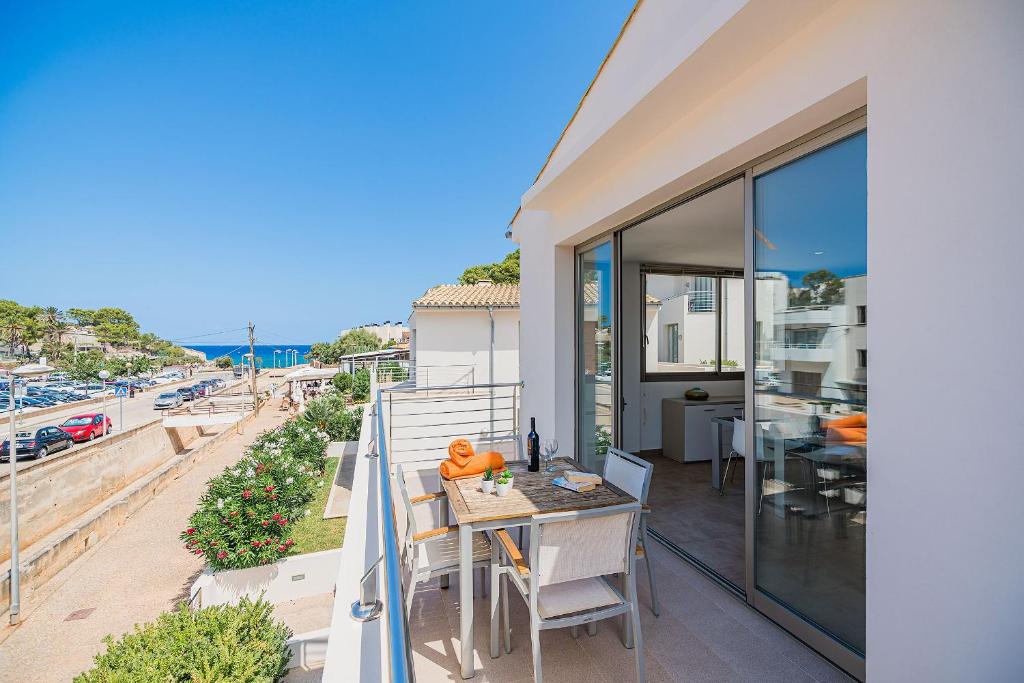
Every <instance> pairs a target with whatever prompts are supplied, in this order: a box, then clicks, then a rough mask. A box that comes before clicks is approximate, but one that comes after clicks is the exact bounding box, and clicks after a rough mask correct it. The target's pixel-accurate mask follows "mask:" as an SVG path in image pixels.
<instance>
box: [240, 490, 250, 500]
mask: <svg viewBox="0 0 1024 683" xmlns="http://www.w3.org/2000/svg"><path fill="white" fill-rule="evenodd" d="M242 498H245V499H249V498H252V491H250V490H249V489H246V490H244V491H242Z"/></svg>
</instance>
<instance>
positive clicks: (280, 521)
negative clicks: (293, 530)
mask: <svg viewBox="0 0 1024 683" xmlns="http://www.w3.org/2000/svg"><path fill="white" fill-rule="evenodd" d="M277 523H278V524H280V525H281V526H284V525H285V524H287V523H288V520H287V519H281V520H278V522H277Z"/></svg>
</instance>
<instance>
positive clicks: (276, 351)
mask: <svg viewBox="0 0 1024 683" xmlns="http://www.w3.org/2000/svg"><path fill="white" fill-rule="evenodd" d="M279 353H281V349H274V367H275V368H276V367H277V354H279Z"/></svg>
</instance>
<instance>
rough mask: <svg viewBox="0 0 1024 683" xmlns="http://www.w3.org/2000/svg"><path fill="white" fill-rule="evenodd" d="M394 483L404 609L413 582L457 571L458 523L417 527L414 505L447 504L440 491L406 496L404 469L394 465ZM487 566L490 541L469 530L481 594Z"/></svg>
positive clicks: (409, 604) (409, 600) (408, 603)
mask: <svg viewBox="0 0 1024 683" xmlns="http://www.w3.org/2000/svg"><path fill="white" fill-rule="evenodd" d="M395 486H396V487H397V489H398V491H399V495H400V496H401V497H402V503H403V505H402V509H404V511H405V519H404V520H400V522H401V521H404V526H405V543H404V547H403V553H402V559H403V561H404V565H405V568H406V571H408V572H409V575H410V578H409V582H408V586H407V588H406V591H405V603H406V604H405V608H406V612H409V611H410V610H411V609H412V598H413V595H414V594H415V592H416V586H417V584H419V583H424V582H426V581H429V580H430V579H432V578H434V577H436V576H447V575H449V574H458V573H459V525H458V524H453V525H450V526H443V527H438V528H431V529H426V530H423V531H421V530H420V528H419V526H420V525H419V523H418V522H417V520H416V509H417V507H418V506H421V505H424V504H426V503H433V502H440V504H441V505H447V504H448V494H447V493H445V492H444V491H440V492H438V493H428V494H426V495H422V496H416V497H410V496H409V490H408V488H407V486H406V482H405V471H404V470H403V469H402V466H401V465H396V466H395ZM490 566H491V541H490V539H489V538H488V537H487V534H485V533H484V532H482V531H480V532H475V533H474V534H473V568H474V569H479V570H480V585H481V594H482V595H485V596H486V594H487V581H486V578H485V572H486V571H487V569H488V568H489V567H490Z"/></svg>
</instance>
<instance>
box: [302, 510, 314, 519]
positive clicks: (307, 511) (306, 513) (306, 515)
mask: <svg viewBox="0 0 1024 683" xmlns="http://www.w3.org/2000/svg"><path fill="white" fill-rule="evenodd" d="M310 514H312V513H310V511H309V508H306V511H305V512H304V513H303V517H309V515H310Z"/></svg>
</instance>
